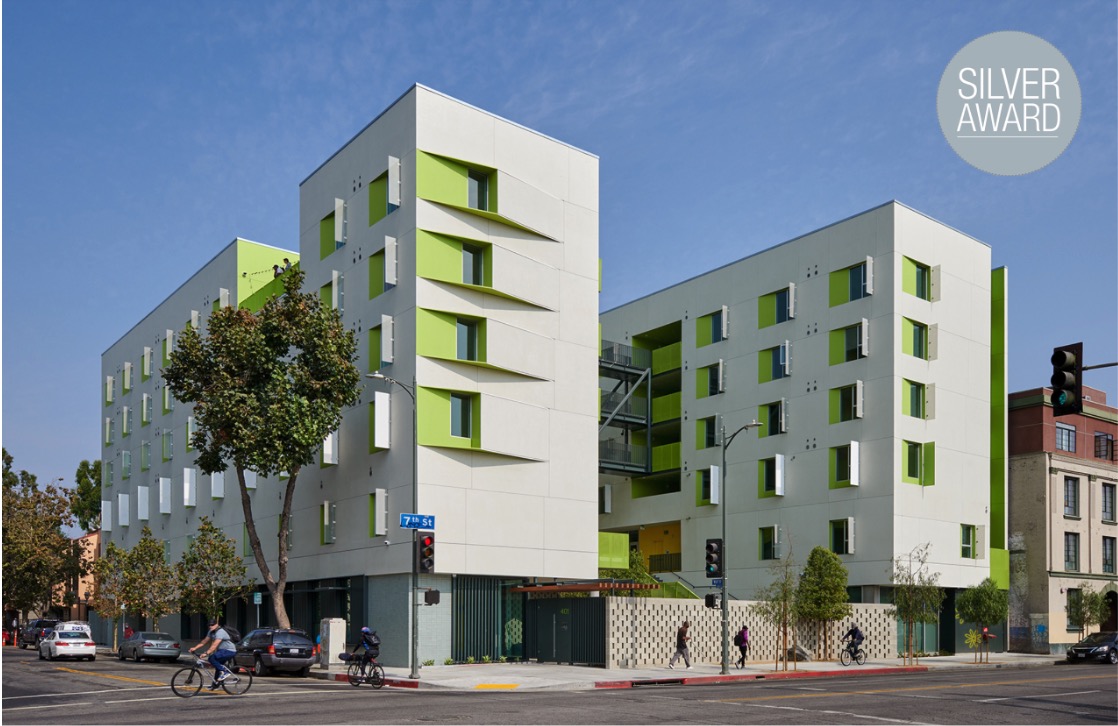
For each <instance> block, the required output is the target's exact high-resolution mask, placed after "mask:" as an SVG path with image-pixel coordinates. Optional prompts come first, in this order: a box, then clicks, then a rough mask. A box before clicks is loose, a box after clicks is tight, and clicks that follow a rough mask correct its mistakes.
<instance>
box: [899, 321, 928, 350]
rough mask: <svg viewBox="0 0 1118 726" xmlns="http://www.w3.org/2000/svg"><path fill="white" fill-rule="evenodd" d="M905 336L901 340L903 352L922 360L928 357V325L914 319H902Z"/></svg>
mask: <svg viewBox="0 0 1118 726" xmlns="http://www.w3.org/2000/svg"><path fill="white" fill-rule="evenodd" d="M902 327H903V328H904V332H905V337H904V339H903V341H902V345H903V347H904V351H903V352H905V353H907V354H908V355H911V356H915V357H917V358H920V359H922V360H927V359H928V326H927V325H924V324H923V323H918V322H916V321H915V320H909V319H908V318H904V319H903V320H902Z"/></svg>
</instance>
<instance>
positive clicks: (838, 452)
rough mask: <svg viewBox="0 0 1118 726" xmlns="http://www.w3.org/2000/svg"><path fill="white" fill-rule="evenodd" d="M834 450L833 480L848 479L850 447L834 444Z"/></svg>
mask: <svg viewBox="0 0 1118 726" xmlns="http://www.w3.org/2000/svg"><path fill="white" fill-rule="evenodd" d="M833 451H834V452H835V481H840V482H842V481H850V447H849V446H836V447H835V448H834V449H833Z"/></svg>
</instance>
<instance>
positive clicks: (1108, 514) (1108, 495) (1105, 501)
mask: <svg viewBox="0 0 1118 726" xmlns="http://www.w3.org/2000/svg"><path fill="white" fill-rule="evenodd" d="M1115 490H1116V485H1114V484H1107V483H1105V482H1104V483H1103V485H1102V521H1104V522H1113V521H1114V495H1115V493H1116V491H1115Z"/></svg>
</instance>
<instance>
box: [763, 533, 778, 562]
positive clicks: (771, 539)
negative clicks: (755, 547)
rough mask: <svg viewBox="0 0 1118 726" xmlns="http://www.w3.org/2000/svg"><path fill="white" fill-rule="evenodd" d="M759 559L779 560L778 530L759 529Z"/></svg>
mask: <svg viewBox="0 0 1118 726" xmlns="http://www.w3.org/2000/svg"><path fill="white" fill-rule="evenodd" d="M760 538H761V552H760V555H761V559H762V560H779V559H780V530H779V529H778V528H777V527H761V529H760Z"/></svg>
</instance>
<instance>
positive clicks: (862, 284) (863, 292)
mask: <svg viewBox="0 0 1118 726" xmlns="http://www.w3.org/2000/svg"><path fill="white" fill-rule="evenodd" d="M847 273H848V275H849V277H848V278H847V280H848V282H849V291H850V296H849V299H850V300H861V299H862V298H864V297H866V296H867V295H869V294H870V288H869V285H868V284H867V283H868V282H869V275H868V270H867V267H866V263H865V262H863V263H862V264H860V265H854V266H853V267H851V268H850V269H849V270H847Z"/></svg>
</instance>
